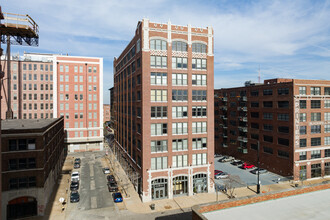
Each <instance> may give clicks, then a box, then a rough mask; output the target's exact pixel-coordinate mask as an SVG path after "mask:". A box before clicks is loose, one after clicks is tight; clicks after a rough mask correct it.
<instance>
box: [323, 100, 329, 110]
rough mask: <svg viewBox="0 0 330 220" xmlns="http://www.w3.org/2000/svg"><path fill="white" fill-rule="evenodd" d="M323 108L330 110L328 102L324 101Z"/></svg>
mask: <svg viewBox="0 0 330 220" xmlns="http://www.w3.org/2000/svg"><path fill="white" fill-rule="evenodd" d="M324 108H330V100H324Z"/></svg>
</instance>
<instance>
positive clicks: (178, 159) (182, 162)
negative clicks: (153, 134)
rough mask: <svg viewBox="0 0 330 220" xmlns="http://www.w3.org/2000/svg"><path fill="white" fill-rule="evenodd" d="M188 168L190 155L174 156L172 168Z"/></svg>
mask: <svg viewBox="0 0 330 220" xmlns="http://www.w3.org/2000/svg"><path fill="white" fill-rule="evenodd" d="M186 166H188V155H175V156H172V167H186Z"/></svg>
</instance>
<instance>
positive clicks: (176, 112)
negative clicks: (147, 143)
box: [172, 106, 188, 118]
mask: <svg viewBox="0 0 330 220" xmlns="http://www.w3.org/2000/svg"><path fill="white" fill-rule="evenodd" d="M172 117H173V118H186V117H188V107H187V106H173V107H172Z"/></svg>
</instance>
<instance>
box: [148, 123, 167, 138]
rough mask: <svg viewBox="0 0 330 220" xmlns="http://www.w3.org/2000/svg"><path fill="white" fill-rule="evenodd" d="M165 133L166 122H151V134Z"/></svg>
mask: <svg viewBox="0 0 330 220" xmlns="http://www.w3.org/2000/svg"><path fill="white" fill-rule="evenodd" d="M159 135H167V124H166V123H163V124H161V123H160V124H151V136H159Z"/></svg>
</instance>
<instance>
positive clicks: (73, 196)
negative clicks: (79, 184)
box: [70, 191, 80, 203]
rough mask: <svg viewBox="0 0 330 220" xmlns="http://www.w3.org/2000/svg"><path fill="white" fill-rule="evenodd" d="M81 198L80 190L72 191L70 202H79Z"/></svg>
mask: <svg viewBox="0 0 330 220" xmlns="http://www.w3.org/2000/svg"><path fill="white" fill-rule="evenodd" d="M79 200H80V196H79V193H78V191H72V192H71V194H70V202H71V203H74V202H79Z"/></svg>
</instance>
